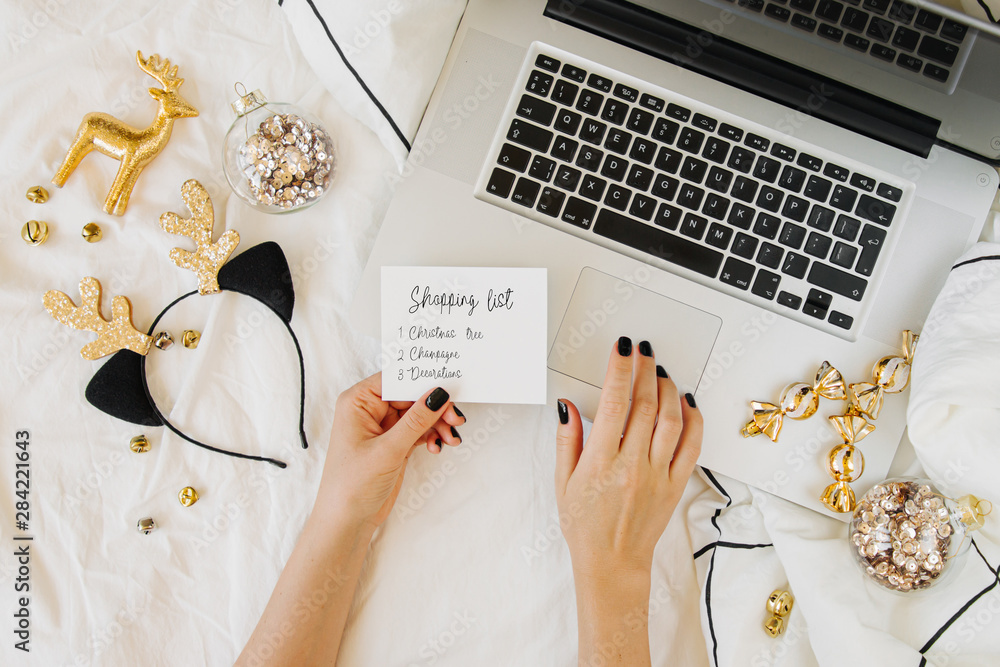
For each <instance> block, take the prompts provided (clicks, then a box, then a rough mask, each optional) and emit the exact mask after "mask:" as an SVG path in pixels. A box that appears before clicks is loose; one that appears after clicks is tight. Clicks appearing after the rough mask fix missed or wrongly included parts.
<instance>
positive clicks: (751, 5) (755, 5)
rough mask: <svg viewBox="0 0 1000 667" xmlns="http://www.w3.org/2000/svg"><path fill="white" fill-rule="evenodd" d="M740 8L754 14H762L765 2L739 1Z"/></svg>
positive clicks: (759, 0)
mask: <svg viewBox="0 0 1000 667" xmlns="http://www.w3.org/2000/svg"><path fill="white" fill-rule="evenodd" d="M739 6H740V7H745V8H747V9H749V10H750V11H752V12H760V10H761V9H763V8H764V0H739Z"/></svg>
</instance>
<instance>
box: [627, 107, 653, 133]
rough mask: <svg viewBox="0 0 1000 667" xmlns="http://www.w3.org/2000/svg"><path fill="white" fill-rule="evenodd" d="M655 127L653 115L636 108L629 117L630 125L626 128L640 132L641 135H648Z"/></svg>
mask: <svg viewBox="0 0 1000 667" xmlns="http://www.w3.org/2000/svg"><path fill="white" fill-rule="evenodd" d="M652 126H653V114H651V113H649V112H648V111H645V110H643V109H640V108H639V107H636V108H634V109H632V111H631V112H630V113H629V115H628V123H626V127H628V129H630V130H632V131H633V132H638V133H639V134H646V133H647V132H649V128H651V127H652Z"/></svg>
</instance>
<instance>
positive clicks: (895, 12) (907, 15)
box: [887, 0, 917, 25]
mask: <svg viewBox="0 0 1000 667" xmlns="http://www.w3.org/2000/svg"><path fill="white" fill-rule="evenodd" d="M916 13H917V8H916V7H914V6H913V5H911V4H909V3H907V2H901V0H893V3H892V6H891V7H889V13H888V15H887V16H888V17H889V18H890V19H892V20H893V21H895V22H896V23H902V24H903V25H910V21H912V20H913V17H914V16H915V15H916Z"/></svg>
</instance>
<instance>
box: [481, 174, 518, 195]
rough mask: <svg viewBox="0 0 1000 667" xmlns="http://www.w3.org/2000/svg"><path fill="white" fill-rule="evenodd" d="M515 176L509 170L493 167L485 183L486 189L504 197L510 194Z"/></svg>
mask: <svg viewBox="0 0 1000 667" xmlns="http://www.w3.org/2000/svg"><path fill="white" fill-rule="evenodd" d="M516 178H517V176H515V175H514V174H512V173H510V172H509V171H507V170H505V169H500V168H499V167H495V168H494V169H493V173H492V174H490V180H489V182H488V183H487V184H486V191H487V192H489V193H490V194H492V195H496V196H497V197H502V198H504V199H506V198H507V195H509V194H510V189H511V188H512V187H514V179H516Z"/></svg>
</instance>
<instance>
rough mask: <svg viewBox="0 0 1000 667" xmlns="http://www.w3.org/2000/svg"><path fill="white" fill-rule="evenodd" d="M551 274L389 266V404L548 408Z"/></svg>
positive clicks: (385, 370)
mask: <svg viewBox="0 0 1000 667" xmlns="http://www.w3.org/2000/svg"><path fill="white" fill-rule="evenodd" d="M546 291H547V288H546V271H545V269H521V268H482V267H475V268H463V267H443V266H441V267H439V266H384V267H382V346H383V351H384V352H385V358H386V363H384V364H383V367H382V398H383V400H386V401H414V400H416V399H418V398H420V397H421V396H422V395H423V394H424V393H425V392H426V391H428V390H429V389H433V388H434V387H444V389H445V390H447V391H448V393H449V394H451V397H452V398H453V399H454V400H455V401H461V402H465V403H545V372H546V371H545V356H546V350H545V344H546V321H547V317H548V316H547V312H546Z"/></svg>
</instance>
